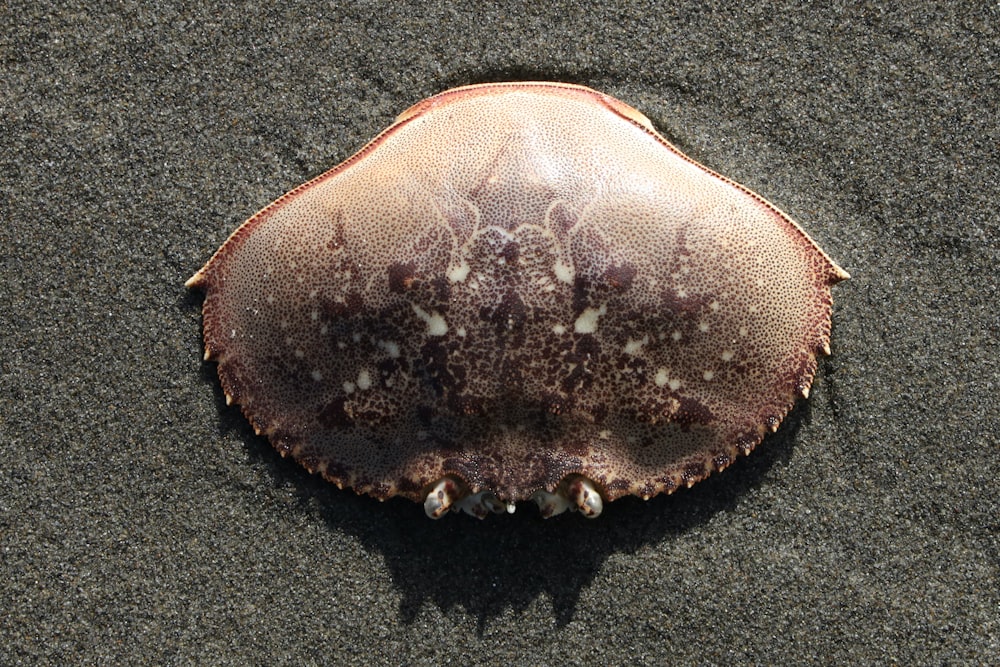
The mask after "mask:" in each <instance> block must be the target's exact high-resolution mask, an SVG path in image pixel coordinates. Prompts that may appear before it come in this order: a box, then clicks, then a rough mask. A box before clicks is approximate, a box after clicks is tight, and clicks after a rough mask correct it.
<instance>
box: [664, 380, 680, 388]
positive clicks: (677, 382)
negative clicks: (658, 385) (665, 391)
mask: <svg viewBox="0 0 1000 667" xmlns="http://www.w3.org/2000/svg"><path fill="white" fill-rule="evenodd" d="M667 386H668V387H670V389H671V390H672V391H677V390H678V389H680V388H681V381H680V380H678V379H677V378H673V379H672V380H670V382H668V383H667Z"/></svg>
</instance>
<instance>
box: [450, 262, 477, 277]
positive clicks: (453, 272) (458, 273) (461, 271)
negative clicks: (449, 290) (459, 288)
mask: <svg viewBox="0 0 1000 667" xmlns="http://www.w3.org/2000/svg"><path fill="white" fill-rule="evenodd" d="M471 270H472V267H471V266H469V263H468V262H466V261H465V260H464V259H463V260H462V263H461V264H459V265H458V266H453V267H451V269H450V270H449V271H448V280H450V281H451V282H453V283H460V282H464V281H465V278H466V277H467V276H468V275H469V271H471Z"/></svg>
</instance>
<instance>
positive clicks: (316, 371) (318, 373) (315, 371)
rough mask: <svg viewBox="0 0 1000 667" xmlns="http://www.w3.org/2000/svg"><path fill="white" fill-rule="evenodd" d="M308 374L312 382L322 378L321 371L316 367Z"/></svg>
mask: <svg viewBox="0 0 1000 667" xmlns="http://www.w3.org/2000/svg"><path fill="white" fill-rule="evenodd" d="M309 375H310V377H312V379H313V381H314V382H319V381H320V380H322V379H323V372H322V371H321V370H320V369H318V368H314V369H313V371H312V373H310V374H309Z"/></svg>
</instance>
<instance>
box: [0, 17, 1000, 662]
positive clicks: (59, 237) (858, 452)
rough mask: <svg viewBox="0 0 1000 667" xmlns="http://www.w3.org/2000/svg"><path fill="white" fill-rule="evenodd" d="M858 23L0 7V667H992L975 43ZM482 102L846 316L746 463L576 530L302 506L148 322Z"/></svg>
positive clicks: (407, 506) (318, 500)
mask: <svg viewBox="0 0 1000 667" xmlns="http://www.w3.org/2000/svg"><path fill="white" fill-rule="evenodd" d="M883 4H884V7H883V8H881V9H879V8H869V9H865V10H860V9H858V10H851V11H850V12H848V13H846V14H840V13H835V12H831V11H825V10H822V9H816V8H813V9H800V8H798V3H789V4H788V5H786V6H768V7H766V8H763V7H762V8H761V9H758V10H755V11H753V12H748V11H743V12H734V11H728V10H724V9H714V8H711V7H707V6H705V5H704V3H702V2H690V3H682V4H681V5H678V6H671V5H669V4H666V5H664V7H666V8H665V9H662V10H660V11H655V12H652V11H650V10H648V9H647V8H645V6H644V5H645V3H631V4H629V3H623V4H620V5H616V6H610V5H607V6H604V7H603V8H602V5H601V4H600V3H597V4H595V3H583V4H581V5H576V4H573V3H560V2H554V3H535V4H534V5H532V6H520V5H516V6H512V7H510V8H506V9H501V8H496V9H490V10H483V11H481V13H477V14H473V13H468V12H466V11H465V10H453V9H449V8H447V3H444V2H436V3H430V4H427V5H426V6H423V7H420V8H412V9H411V8H409V7H408V3H377V4H369V3H352V4H350V5H347V6H345V7H344V8H342V9H333V8H331V9H323V8H321V7H319V6H318V4H317V3H311V2H310V3H299V4H293V3H290V2H281V3H280V4H279V6H277V7H275V8H269V3H262V4H261V6H257V5H250V6H246V5H243V4H241V3H234V4H233V5H232V6H219V7H212V8H204V9H199V8H198V7H197V6H194V7H188V6H180V7H177V8H167V7H166V6H165V5H164V3H156V5H157V7H158V8H157V9H151V8H150V9H126V10H121V9H120V8H119V7H118V5H117V4H114V5H112V6H104V3H92V2H86V3H83V2H77V1H76V0H74V1H72V2H70V3H69V4H67V5H64V6H62V7H60V8H58V9H56V8H51V9H50V8H47V7H46V6H45V3H33V2H25V3H13V5H20V6H17V7H15V6H13V5H12V4H11V3H7V4H4V5H2V7H0V18H2V20H3V24H4V26H5V28H4V30H3V31H2V34H0V58H2V62H3V64H2V68H3V69H2V72H3V73H2V76H0V125H2V130H0V350H2V352H0V447H2V451H0V473H2V477H0V479H2V486H0V609H2V611H0V663H2V664H17V663H25V664H29V663H52V664H74V663H75V664H82V663H102V662H111V661H116V662H117V661H120V662H131V663H138V662H150V663H164V662H172V663H188V662H200V663H227V662H230V663H240V664H244V663H245V662H251V663H258V664H282V663H284V664H310V663H343V664H349V663H354V664H456V665H478V664H579V663H581V662H582V661H584V660H586V661H587V662H588V663H590V664H624V663H626V662H628V663H629V664H651V665H652V664H665V663H667V662H670V663H679V664H684V663H687V664H693V663H702V664H703V663H720V664H738V663H761V664H777V663H786V664H789V663H790V664H822V665H826V664H832V663H861V664H870V663H879V664H892V663H898V664H945V663H950V664H959V663H986V662H989V661H991V660H996V657H997V655H998V654H1000V584H998V574H1000V572H998V570H1000V538H998V529H1000V519H998V500H997V495H998V494H997V479H998V458H1000V456H998V455H1000V439H998V435H997V433H998V432H1000V419H998V415H1000V405H998V398H997V397H998V389H1000V387H998V377H1000V375H998V371H997V366H996V364H997V358H998V338H1000V316H998V308H997V299H998V296H997V294H998V289H997V288H998V259H1000V257H998V255H1000V251H998V244H1000V241H998V238H1000V237H998V228H1000V224H998V213H997V211H998V209H1000V186H998V183H1000V167H998V165H1000V149H998V146H1000V133H998V130H997V127H998V123H997V109H998V108H1000V81H998V76H997V72H998V70H1000V38H998V35H997V29H998V27H997V26H998V25H1000V11H998V10H997V9H996V7H995V3H978V2H972V3H968V4H967V6H964V7H959V6H958V4H957V3H952V6H954V9H941V8H939V7H936V6H935V4H934V3H930V2H915V3H883ZM942 4H944V3H942ZM987 4H989V5H991V6H992V9H988V10H987V9H981V7H982V6H984V5H987ZM640 5H642V6H640ZM505 79H556V80H566V81H572V82H577V83H582V84H586V85H590V86H592V87H595V88H598V89H600V90H603V91H606V92H608V93H610V94H612V95H614V96H616V97H618V98H620V99H622V100H624V101H626V102H628V103H630V104H632V105H633V106H635V107H637V108H638V109H640V110H642V111H644V112H645V113H646V114H648V115H649V117H650V118H651V119H652V120H653V122H654V123H655V124H656V125H657V126H658V127H659V128H660V129H661V130H662V132H663V133H664V135H665V136H667V137H668V138H669V139H670V140H671V141H674V142H675V143H676V144H677V145H678V146H679V147H680V148H681V149H682V150H684V151H686V152H688V153H689V154H690V155H691V156H692V157H694V158H695V159H697V160H700V161H701V162H703V163H705V164H706V165H708V166H710V167H712V168H713V169H716V170H718V171H720V172H722V173H724V174H726V175H728V176H730V177H732V178H734V179H736V180H738V181H740V182H743V183H745V184H747V185H748V186H749V187H751V188H753V189H755V190H757V191H759V192H760V193H761V194H763V195H764V196H766V197H768V198H769V199H771V200H772V201H774V202H775V203H777V204H778V205H779V206H781V207H782V208H783V209H785V210H786V211H788V212H789V213H790V214H791V215H792V216H793V217H795V218H796V219H797V220H798V221H799V222H800V223H801V224H802V226H803V227H804V228H805V229H807V230H808V231H809V232H810V234H812V235H813V236H814V237H815V238H816V239H817V241H818V242H819V243H820V245H821V246H823V248H824V249H825V250H827V252H829V253H830V255H831V256H832V257H834V258H835V259H836V260H837V261H838V262H839V263H840V264H841V265H842V266H844V268H846V269H847V270H848V271H849V272H850V273H851V274H852V276H853V279H852V280H851V281H849V282H847V283H842V284H841V285H839V286H838V287H837V288H836V289H835V301H836V309H835V313H834V334H833V336H834V338H833V349H834V354H833V356H832V357H830V358H828V359H826V360H824V361H823V362H822V364H821V369H820V376H819V378H818V380H817V382H816V384H815V386H814V388H813V395H812V397H811V399H810V400H809V401H808V402H807V403H804V404H802V405H800V406H799V407H798V408H797V409H796V410H795V411H794V412H793V414H792V415H791V416H790V417H789V419H788V420H786V423H785V424H784V425H783V426H782V428H781V430H780V431H779V433H778V434H776V435H775V436H773V437H770V438H768V439H767V440H765V442H764V444H763V445H762V446H761V448H760V449H759V450H758V451H757V452H756V453H754V454H753V455H752V456H751V457H749V458H748V459H743V460H741V461H739V462H738V464H736V465H734V466H733V467H731V468H730V469H729V470H727V471H726V472H724V473H722V474H720V475H717V476H714V477H713V478H712V479H710V480H708V481H706V482H704V483H701V484H699V485H697V486H695V487H694V488H692V489H690V490H685V491H683V492H680V493H677V494H675V495H674V496H671V497H660V498H657V499H654V500H652V501H650V502H648V503H642V502H640V501H638V500H623V501H619V502H616V503H614V504H612V505H610V506H608V507H607V509H606V511H605V514H604V515H603V516H602V517H601V518H600V519H598V520H597V521H593V522H587V521H585V520H583V519H582V518H581V517H579V516H576V515H572V516H563V517H560V518H558V519H554V520H550V521H542V520H541V519H539V518H538V516H537V512H535V511H534V510H533V508H531V507H530V506H525V507H522V508H521V510H520V511H519V512H518V513H517V514H516V515H514V516H513V517H494V518H491V519H488V520H487V521H484V522H477V521H475V520H473V519H471V518H468V517H446V518H445V519H444V520H442V521H439V522H431V521H429V520H427V519H425V518H424V516H423V512H422V510H421V508H420V507H419V506H417V505H414V504H412V503H409V502H405V501H399V500H396V501H389V502H387V503H385V504H379V503H378V502H376V501H373V500H370V499H367V498H359V497H356V496H355V495H354V494H353V493H350V492H343V491H338V490H336V489H335V488H332V487H331V486H330V485H328V484H325V483H323V482H322V481H320V480H318V479H316V478H313V477H310V476H309V475H307V474H306V473H305V472H304V471H302V470H301V469H300V468H299V467H298V466H297V465H295V464H294V463H291V462H289V461H285V460H282V459H281V458H280V457H279V456H278V455H277V454H276V453H275V452H274V451H273V450H272V449H271V447H270V446H269V445H268V443H267V442H266V441H265V440H263V439H261V438H257V437H255V436H254V435H253V432H252V430H251V429H250V428H249V426H248V425H247V423H246V422H245V421H244V420H243V418H242V417H241V416H240V414H239V412H238V410H237V409H236V408H227V407H226V406H225V404H224V400H223V397H222V393H221V390H220V388H219V385H218V382H217V380H216V377H215V368H214V366H212V365H211V364H205V363H203V362H202V361H201V318H200V304H201V298H200V296H199V295H197V294H189V293H187V292H186V291H185V290H184V289H183V287H182V283H183V282H184V280H185V279H186V278H187V277H189V276H190V275H191V274H192V273H193V272H194V271H195V270H197V269H198V268H199V267H200V266H201V265H202V263H204V262H205V260H207V259H208V257H209V256H210V255H211V253H212V252H213V251H214V250H215V249H216V247H217V246H218V245H219V244H220V243H221V242H222V241H223V240H224V239H225V238H226V236H227V235H228V234H229V233H230V232H231V231H232V230H233V229H235V227H236V226H237V225H238V224H239V223H240V222H242V220H243V219H244V218H246V217H247V216H249V215H250V214H251V213H253V212H254V211H255V210H257V209H258V208H260V207H261V206H263V205H265V204H267V203H268V202H269V201H271V200H272V199H274V198H275V197H276V196H278V195H280V194H281V193H282V192H284V191H286V190H288V189H289V188H291V187H293V186H295V185H297V184H298V183H300V182H302V181H304V180H306V179H308V178H309V177H311V176H314V175H316V174H318V173H320V172H322V171H323V170H325V169H326V168H328V167H330V166H332V165H333V164H335V163H336V162H338V161H340V160H342V159H344V158H345V157H347V156H348V155H349V154H351V153H352V152H353V151H354V150H356V149H357V148H358V147H360V146H361V145H362V144H363V143H364V142H365V141H366V140H367V139H369V138H370V137H371V136H373V135H374V134H375V133H376V132H377V131H379V130H380V129H381V128H383V127H384V126H386V125H388V124H389V123H390V122H391V120H392V118H393V117H394V116H395V114H397V113H398V112H400V111H402V110H403V109H405V108H406V107H408V106H409V105H410V104H412V103H413V102H416V101H417V100H419V99H421V98H423V97H426V96H428V95H430V94H433V93H435V92H438V91H440V90H442V89H445V88H448V87H452V86H455V85H460V84H466V83H473V82H479V81H489V80H505Z"/></svg>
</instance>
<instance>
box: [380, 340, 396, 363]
mask: <svg viewBox="0 0 1000 667" xmlns="http://www.w3.org/2000/svg"><path fill="white" fill-rule="evenodd" d="M378 346H379V347H381V348H382V349H383V350H385V353H386V354H388V355H389V358H390V359H398V358H399V343H397V342H395V341H392V340H380V341H379V342H378Z"/></svg>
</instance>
